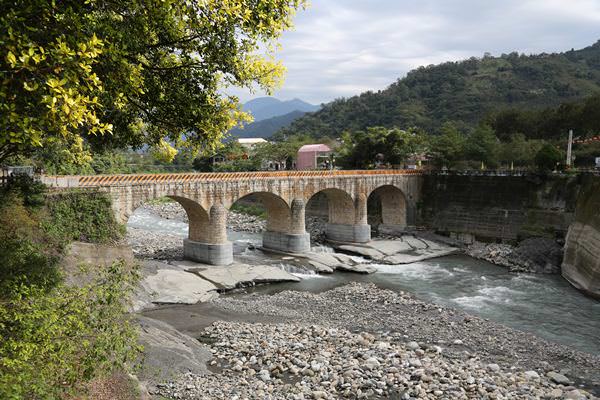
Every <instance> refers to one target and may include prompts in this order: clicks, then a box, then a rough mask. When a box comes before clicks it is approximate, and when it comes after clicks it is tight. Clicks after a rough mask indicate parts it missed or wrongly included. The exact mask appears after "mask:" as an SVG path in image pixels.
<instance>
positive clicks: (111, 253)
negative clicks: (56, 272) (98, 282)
mask: <svg viewBox="0 0 600 400" xmlns="http://www.w3.org/2000/svg"><path fill="white" fill-rule="evenodd" d="M118 260H125V261H126V262H128V263H133V262H134V257H133V252H132V250H131V247H130V246H128V245H103V244H94V243H84V242H72V243H70V244H69V247H68V248H67V251H66V253H65V256H64V258H63V259H62V260H61V269H62V272H63V273H64V276H65V279H66V282H67V283H68V284H71V285H85V284H87V283H90V282H91V280H92V279H94V278H95V277H96V275H95V270H94V267H96V266H108V265H111V264H112V263H113V262H115V261H118ZM82 266H87V267H90V268H91V269H90V270H89V271H83V270H82V268H81V267H82Z"/></svg>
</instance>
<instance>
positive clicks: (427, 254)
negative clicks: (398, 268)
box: [337, 235, 458, 264]
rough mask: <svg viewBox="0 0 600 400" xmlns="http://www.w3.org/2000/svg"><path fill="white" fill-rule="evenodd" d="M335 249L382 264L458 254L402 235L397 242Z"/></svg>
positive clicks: (452, 250)
mask: <svg viewBox="0 0 600 400" xmlns="http://www.w3.org/2000/svg"><path fill="white" fill-rule="evenodd" d="M337 248H338V249H340V250H343V251H347V252H351V253H355V254H360V255H362V256H365V257H368V258H370V259H372V260H374V261H376V262H379V263H383V264H410V263H414V262H418V261H423V260H428V259H430V258H436V257H442V256H447V255H450V254H455V253H457V252H458V249H456V248H454V247H450V246H446V245H444V244H441V243H435V242H433V241H431V240H426V239H421V238H417V237H415V236H413V235H404V236H402V237H400V238H398V239H397V240H373V241H370V242H369V243H366V244H364V245H340V246H338V247H337Z"/></svg>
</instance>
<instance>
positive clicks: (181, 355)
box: [136, 316, 212, 389]
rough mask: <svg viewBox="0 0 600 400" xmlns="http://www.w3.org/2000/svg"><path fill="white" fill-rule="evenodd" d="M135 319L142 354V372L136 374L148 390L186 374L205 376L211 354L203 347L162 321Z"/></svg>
mask: <svg viewBox="0 0 600 400" xmlns="http://www.w3.org/2000/svg"><path fill="white" fill-rule="evenodd" d="M137 318H138V323H139V326H140V329H139V343H140V344H141V345H143V346H144V352H143V356H142V360H141V361H142V362H141V369H140V370H139V371H138V372H136V373H137V375H138V377H139V378H140V379H141V380H142V381H144V382H146V383H147V386H148V388H149V389H152V387H154V386H155V384H157V383H162V382H166V381H169V380H173V379H176V378H178V377H179V376H180V375H181V374H184V373H186V372H192V373H193V374H197V375H204V374H206V373H208V371H207V369H206V362H207V361H208V360H210V359H211V357H212V355H211V353H210V351H209V350H208V348H207V347H206V346H204V345H202V344H201V343H200V342H198V340H196V339H194V338H192V337H190V336H187V335H185V334H183V333H181V332H179V331H177V330H175V329H174V328H173V327H172V326H171V325H168V324H166V323H164V322H161V321H157V320H155V319H152V318H147V317H143V316H138V317H137Z"/></svg>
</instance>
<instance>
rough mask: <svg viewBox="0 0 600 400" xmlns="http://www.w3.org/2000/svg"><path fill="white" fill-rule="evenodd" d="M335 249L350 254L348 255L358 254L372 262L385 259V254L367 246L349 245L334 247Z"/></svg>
mask: <svg viewBox="0 0 600 400" xmlns="http://www.w3.org/2000/svg"><path fill="white" fill-rule="evenodd" d="M336 248H337V249H340V250H343V251H347V252H350V253H354V254H359V255H361V256H364V257H367V258H370V259H373V260H381V259H382V258H384V257H385V254H383V253H382V252H380V251H379V250H376V249H374V248H372V247H369V246H368V245H364V246H354V245H351V244H343V245H340V246H336Z"/></svg>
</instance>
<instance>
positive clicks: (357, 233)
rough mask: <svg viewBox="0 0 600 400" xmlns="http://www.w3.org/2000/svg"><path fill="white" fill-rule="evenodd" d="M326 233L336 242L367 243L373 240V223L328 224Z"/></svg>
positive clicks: (328, 237)
mask: <svg viewBox="0 0 600 400" xmlns="http://www.w3.org/2000/svg"><path fill="white" fill-rule="evenodd" d="M325 235H326V236H327V239H330V240H333V241H335V242H350V243H367V242H368V241H370V240H371V225H369V224H356V225H350V224H327V227H326V229H325Z"/></svg>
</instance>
